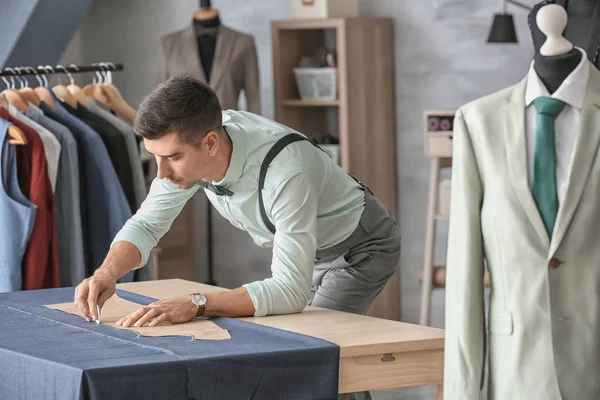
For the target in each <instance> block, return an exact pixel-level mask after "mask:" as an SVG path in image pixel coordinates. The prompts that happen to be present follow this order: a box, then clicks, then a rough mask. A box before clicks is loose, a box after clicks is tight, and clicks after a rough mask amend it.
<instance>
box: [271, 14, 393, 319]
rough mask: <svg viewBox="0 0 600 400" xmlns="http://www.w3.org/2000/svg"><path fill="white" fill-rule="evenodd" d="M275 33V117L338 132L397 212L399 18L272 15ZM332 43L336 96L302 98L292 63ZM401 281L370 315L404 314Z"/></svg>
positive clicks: (346, 154) (359, 169)
mask: <svg viewBox="0 0 600 400" xmlns="http://www.w3.org/2000/svg"><path fill="white" fill-rule="evenodd" d="M271 34H272V44H273V78H274V101H275V120H276V121H277V122H280V123H282V124H284V125H287V126H290V127H292V128H294V129H296V130H298V131H300V132H302V133H304V134H305V135H307V136H311V137H313V136H324V135H332V136H337V137H338V139H339V142H340V160H341V166H342V168H344V169H345V170H346V171H348V172H350V173H351V174H352V175H354V176H355V177H356V178H358V179H360V180H361V181H362V182H364V183H365V184H366V185H367V186H369V188H370V189H371V190H372V191H373V193H374V194H375V195H376V196H377V198H378V199H379V200H381V202H382V203H383V204H384V205H385V206H386V207H387V208H388V209H389V210H390V212H391V213H392V214H393V215H394V216H396V215H397V212H396V207H397V205H396V159H395V139H394V137H395V126H394V83H393V81H394V73H393V64H392V60H393V48H392V19H391V18H335V19H310V20H282V21H273V22H272V24H271ZM328 42H331V43H328ZM328 44H329V45H330V44H333V47H334V49H332V50H333V51H335V53H336V55H337V62H338V64H337V69H338V83H337V87H338V96H337V99H336V100H327V101H316V100H315V101H313V100H301V99H300V96H299V94H298V88H297V85H296V80H295V76H294V72H293V70H294V68H295V67H297V65H298V62H299V60H300V57H302V56H311V55H313V54H314V53H315V52H316V50H317V49H318V48H320V47H321V46H324V45H328ZM328 47H331V46H328ZM332 119H333V121H332ZM332 126H336V127H337V132H331V127H332ZM398 286H399V279H398V276H397V274H396V275H394V277H392V279H390V281H389V283H388V285H387V286H386V287H385V288H384V290H383V291H382V292H381V293H380V294H379V296H378V297H377V299H376V300H375V302H374V303H373V306H372V307H371V310H370V311H369V315H372V316H377V317H380V318H387V319H393V320H398V319H399V318H400V313H399V295H398Z"/></svg>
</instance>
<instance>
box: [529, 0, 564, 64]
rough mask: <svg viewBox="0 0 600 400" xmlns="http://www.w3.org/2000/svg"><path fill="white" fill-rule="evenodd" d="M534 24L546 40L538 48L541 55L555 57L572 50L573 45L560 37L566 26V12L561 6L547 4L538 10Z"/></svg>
mask: <svg viewBox="0 0 600 400" xmlns="http://www.w3.org/2000/svg"><path fill="white" fill-rule="evenodd" d="M536 23H537V26H538V28H540V31H541V32H542V33H543V34H544V35H546V38H547V39H546V41H545V42H544V44H543V45H542V47H541V48H540V54H541V55H543V56H557V55H560V54H565V53H568V52H569V51H571V50H573V43H571V42H569V41H568V40H567V39H565V37H564V36H563V35H562V33H563V32H564V30H565V27H566V26H567V11H566V10H565V9H564V8H563V7H562V6H560V5H558V4H548V5H546V6H544V7H542V8H540V10H539V11H538V14H537V18H536Z"/></svg>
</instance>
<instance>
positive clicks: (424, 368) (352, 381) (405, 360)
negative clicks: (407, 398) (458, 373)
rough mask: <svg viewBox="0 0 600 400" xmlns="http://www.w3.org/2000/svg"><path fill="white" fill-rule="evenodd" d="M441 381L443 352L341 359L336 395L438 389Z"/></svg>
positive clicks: (401, 353)
mask: <svg viewBox="0 0 600 400" xmlns="http://www.w3.org/2000/svg"><path fill="white" fill-rule="evenodd" d="M443 379H444V350H443V349H435V350H422V351H408V352H400V353H392V354H387V355H382V354H378V355H372V356H356V357H343V358H341V359H340V381H339V393H352V392H361V391H363V390H385V389H391V388H400V387H409V386H425V385H440V384H441V383H442V382H443Z"/></svg>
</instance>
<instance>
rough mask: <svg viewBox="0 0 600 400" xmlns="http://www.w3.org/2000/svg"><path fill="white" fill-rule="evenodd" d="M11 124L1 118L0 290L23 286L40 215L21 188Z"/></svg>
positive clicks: (14, 289) (6, 290)
mask: <svg viewBox="0 0 600 400" xmlns="http://www.w3.org/2000/svg"><path fill="white" fill-rule="evenodd" d="M9 125H10V124H9V122H8V121H6V120H5V119H2V118H0V183H1V184H2V185H1V187H0V221H2V225H0V231H1V232H2V233H1V234H0V237H2V240H0V293H1V292H13V291H17V290H21V288H22V287H23V279H22V276H21V274H22V272H21V270H22V263H23V257H24V255H25V251H26V249H27V245H28V243H29V239H30V238H31V233H32V231H33V224H34V223H35V214H36V206H35V205H34V204H33V203H32V202H30V201H29V200H28V199H27V198H26V197H25V195H23V193H22V192H21V188H20V187H19V182H18V177H17V150H16V145H12V144H9V141H8V139H7V135H6V131H7V129H8V126H9Z"/></svg>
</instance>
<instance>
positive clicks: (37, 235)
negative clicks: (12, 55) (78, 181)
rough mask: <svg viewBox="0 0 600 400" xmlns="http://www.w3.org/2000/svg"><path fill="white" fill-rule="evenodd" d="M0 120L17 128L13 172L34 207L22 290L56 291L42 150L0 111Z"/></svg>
mask: <svg viewBox="0 0 600 400" xmlns="http://www.w3.org/2000/svg"><path fill="white" fill-rule="evenodd" d="M0 117H2V118H4V119H6V120H8V121H10V122H11V123H13V124H14V125H16V126H17V127H19V128H21V130H22V131H23V133H24V134H25V136H26V138H27V144H26V145H20V146H17V168H18V169H17V172H18V177H19V185H20V187H21V191H22V192H23V194H24V195H25V196H26V197H27V198H28V199H29V200H30V201H31V202H32V203H33V204H35V206H36V207H37V211H36V215H35V223H34V225H33V232H32V233H31V238H30V239H29V243H28V245H27V250H26V252H25V257H24V259H23V289H25V290H36V289H46V288H53V287H59V285H60V275H59V266H58V247H57V245H56V222H55V214H54V195H53V194H52V186H51V185H50V179H49V178H48V166H47V162H46V156H45V155H44V146H43V144H42V141H41V139H40V137H39V135H38V133H37V132H36V131H35V130H33V129H32V128H30V127H29V126H27V125H26V124H24V123H23V122H21V121H19V120H17V119H16V118H14V117H12V116H11V115H10V114H9V113H8V111H6V110H5V109H4V108H0Z"/></svg>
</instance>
